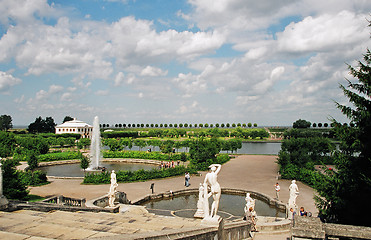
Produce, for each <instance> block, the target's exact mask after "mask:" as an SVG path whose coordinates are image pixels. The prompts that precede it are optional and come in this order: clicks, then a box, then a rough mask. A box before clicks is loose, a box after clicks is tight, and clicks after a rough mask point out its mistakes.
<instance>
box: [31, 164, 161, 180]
mask: <svg viewBox="0 0 371 240" xmlns="http://www.w3.org/2000/svg"><path fill="white" fill-rule="evenodd" d="M100 165H101V166H102V167H105V168H106V171H108V172H111V170H115V171H119V170H125V171H137V170H140V169H144V170H151V169H154V168H157V166H156V165H151V164H140V163H118V162H116V163H107V162H101V163H100ZM38 169H39V170H42V171H44V172H46V174H47V175H48V176H56V177H83V176H84V171H83V170H82V169H81V167H80V164H79V163H74V164H63V165H54V166H46V167H39V168H38Z"/></svg>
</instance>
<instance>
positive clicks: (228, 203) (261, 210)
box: [143, 193, 285, 217]
mask: <svg viewBox="0 0 371 240" xmlns="http://www.w3.org/2000/svg"><path fill="white" fill-rule="evenodd" d="M197 200H198V193H195V194H191V195H183V196H176V197H174V199H173V200H172V201H170V200H169V199H162V200H152V201H151V202H148V203H145V204H143V205H144V206H146V207H147V208H151V209H162V210H172V211H177V210H182V209H194V212H195V211H196V209H197ZM209 201H210V204H211V202H212V198H210V199H209ZM245 204H246V201H245V196H239V195H232V194H222V196H221V198H220V204H219V211H221V212H227V213H230V214H232V215H234V216H243V214H244V212H243V211H244V210H243V209H244V206H245ZM255 211H256V213H257V214H258V216H270V217H285V213H283V212H281V211H279V209H277V208H275V207H272V206H269V205H268V204H267V203H265V202H264V201H261V200H259V199H256V201H255ZM193 214H194V213H193Z"/></svg>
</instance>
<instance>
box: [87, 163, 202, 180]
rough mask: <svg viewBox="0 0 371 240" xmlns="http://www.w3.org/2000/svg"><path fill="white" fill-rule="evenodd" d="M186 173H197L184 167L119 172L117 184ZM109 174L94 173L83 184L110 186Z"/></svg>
mask: <svg viewBox="0 0 371 240" xmlns="http://www.w3.org/2000/svg"><path fill="white" fill-rule="evenodd" d="M186 172H189V173H193V174H195V173H197V171H196V170H195V169H193V168H186V167H184V166H177V167H175V168H167V169H152V170H143V169H141V170H138V171H133V172H132V171H117V173H116V178H117V182H135V181H146V180H149V179H156V178H166V177H172V176H179V175H183V174H185V173H186ZM110 180H111V178H110V174H109V172H102V173H92V174H88V175H86V176H85V178H84V181H83V183H90V184H108V183H110Z"/></svg>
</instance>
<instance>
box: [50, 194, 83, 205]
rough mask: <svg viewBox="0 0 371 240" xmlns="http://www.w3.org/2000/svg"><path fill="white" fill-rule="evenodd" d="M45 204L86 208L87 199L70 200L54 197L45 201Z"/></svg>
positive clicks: (68, 198)
mask: <svg viewBox="0 0 371 240" xmlns="http://www.w3.org/2000/svg"><path fill="white" fill-rule="evenodd" d="M43 202H45V203H53V204H57V205H65V206H72V207H85V202H86V199H85V198H70V197H64V196H62V195H60V196H54V197H51V198H48V199H45V200H44V201H43Z"/></svg>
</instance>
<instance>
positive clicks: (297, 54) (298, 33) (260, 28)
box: [0, 0, 371, 126]
mask: <svg viewBox="0 0 371 240" xmlns="http://www.w3.org/2000/svg"><path fill="white" fill-rule="evenodd" d="M370 12H371V1H369V0H327V1H323V0H321V1H320V0H296V1H294V0H280V1H277V0H264V1H256V0H177V1H174V0H121V1H118V0H117V1H115V0H107V1H103V0H81V1H75V0H55V1H46V0H12V1H9V0H0V101H1V105H0V114H1V115H2V114H7V115H11V116H12V119H13V125H28V124H29V123H31V122H33V121H34V120H35V118H36V117H38V116H42V117H43V118H45V117H47V116H51V117H53V118H54V120H55V122H56V123H58V124H59V123H61V122H62V120H63V118H64V116H66V115H69V116H72V117H76V118H78V119H80V120H83V121H86V122H88V123H92V121H93V118H94V116H99V118H100V120H101V122H102V123H110V124H115V123H193V124H194V123H204V124H205V123H209V124H210V123H214V124H215V123H228V122H229V123H249V122H251V123H257V124H258V125H260V126H262V125H279V126H285V125H291V124H292V123H293V122H294V121H295V120H297V119H299V118H301V119H306V120H308V121H311V122H316V123H319V122H322V123H324V122H329V121H328V118H329V117H334V118H336V119H338V120H340V121H345V118H344V117H343V115H342V114H341V113H340V112H339V110H337V109H336V108H335V104H334V100H335V101H339V102H341V103H346V102H347V99H345V98H344V97H343V94H342V92H341V90H340V89H339V87H338V84H339V83H342V84H344V83H345V78H350V77H349V75H348V69H347V65H346V63H349V64H351V65H356V61H357V60H360V59H361V58H362V54H364V53H365V52H366V48H367V47H371V46H370V28H369V27H367V25H368V22H367V19H370V18H371V16H370Z"/></svg>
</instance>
